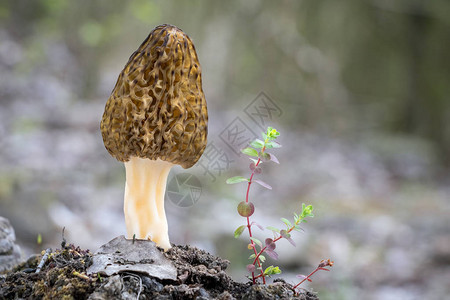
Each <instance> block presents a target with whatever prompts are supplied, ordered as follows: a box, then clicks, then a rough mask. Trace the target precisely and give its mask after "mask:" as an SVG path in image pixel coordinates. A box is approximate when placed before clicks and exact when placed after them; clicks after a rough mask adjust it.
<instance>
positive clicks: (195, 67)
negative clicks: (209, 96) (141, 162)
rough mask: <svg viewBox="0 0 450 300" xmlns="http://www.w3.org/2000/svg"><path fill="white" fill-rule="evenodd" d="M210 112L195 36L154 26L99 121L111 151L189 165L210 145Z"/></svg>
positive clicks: (121, 158)
mask: <svg viewBox="0 0 450 300" xmlns="http://www.w3.org/2000/svg"><path fill="white" fill-rule="evenodd" d="M207 123H208V112H207V107H206V100H205V95H204V94H203V90H202V77H201V67H200V63H199V61H198V57H197V53H196V51H195V47H194V44H193V43H192V41H191V39H190V38H189V37H188V36H187V35H186V34H185V33H184V32H183V31H182V30H180V29H179V28H177V27H175V26H173V25H166V24H165V25H160V26H158V27H156V28H155V29H153V31H152V32H151V33H150V34H149V36H148V37H147V38H146V39H145V41H144V42H143V43H142V45H141V46H140V47H139V48H138V49H137V50H136V51H135V52H134V53H133V54H132V55H131V57H130V59H129V60H128V63H127V64H126V65H125V67H124V69H123V70H122V72H121V73H120V75H119V78H118V79H117V83H116V85H115V87H114V89H113V91H112V93H111V96H110V97H109V99H108V101H107V103H106V106H105V112H104V113H103V118H102V121H101V124H100V128H101V132H102V137H103V142H104V144H105V147H106V149H107V150H108V152H109V153H110V154H111V155H112V156H113V157H115V158H116V159H117V160H119V161H123V162H126V161H128V160H129V159H130V157H133V156H135V157H140V158H148V159H151V160H156V159H158V158H159V159H161V160H164V161H167V162H171V163H174V164H178V165H181V166H182V167H183V168H189V167H191V166H192V165H194V164H195V163H196V162H197V161H198V159H199V158H200V156H201V155H202V153H203V151H204V149H205V147H206V139H207V131H208V127H207Z"/></svg>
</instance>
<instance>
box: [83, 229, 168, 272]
mask: <svg viewBox="0 0 450 300" xmlns="http://www.w3.org/2000/svg"><path fill="white" fill-rule="evenodd" d="M121 272H139V273H142V274H146V275H148V276H150V277H154V278H158V279H160V280H176V279H177V269H176V268H175V266H174V265H173V263H172V262H171V261H170V260H169V259H167V258H166V257H165V256H164V254H163V253H162V252H161V251H160V250H159V249H158V248H157V247H156V244H155V243H154V242H152V241H146V240H135V241H134V242H133V241H132V240H127V239H125V237H124V236H123V235H122V236H119V237H117V238H115V239H113V240H112V241H110V242H109V243H107V244H105V245H103V246H102V247H100V249H99V250H97V252H96V253H95V254H94V255H93V264H92V265H91V266H90V267H89V268H88V269H87V274H88V275H91V274H93V273H100V274H103V275H107V276H111V275H114V274H119V273H121Z"/></svg>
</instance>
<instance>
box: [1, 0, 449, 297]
mask: <svg viewBox="0 0 450 300" xmlns="http://www.w3.org/2000/svg"><path fill="white" fill-rule="evenodd" d="M449 16H450V3H449V2H448V1H446V0H433V1H427V2H424V1H419V0H417V1H412V0H408V1H407V0H365V1H357V0H345V1H332V0H328V1H326V0H323V1H319V0H304V1H276V2H275V1H259V0H251V1H245V2H244V1H214V2H213V1H189V2H187V1H147V0H135V1H121V0H108V1H106V0H98V1H68V0H35V1H23V0H3V1H2V2H1V3H0V215H1V216H4V217H7V218H9V219H10V221H11V223H12V225H13V226H14V228H15V230H16V235H17V239H18V243H19V245H20V246H21V247H22V250H23V252H24V257H27V255H30V254H31V253H36V252H40V251H41V250H42V249H44V248H46V247H53V248H57V247H60V242H61V239H62V237H61V232H62V228H63V227H65V238H66V239H67V240H68V242H71V243H74V244H77V245H80V246H82V247H86V248H89V249H91V250H93V251H94V250H96V249H97V248H98V247H99V246H100V245H102V244H104V243H106V242H108V241H109V240H110V239H112V238H114V237H115V236H118V235H120V234H125V224H124V218H123V212H122V205H123V189H124V182H125V176H124V175H125V174H124V167H123V164H122V163H120V162H118V161H116V160H115V159H114V158H112V157H111V156H110V155H109V154H108V153H107V151H106V150H105V149H104V146H103V142H102V138H101V134H100V130H99V123H100V119H101V116H102V114H103V109H104V105H105V103H106V100H107V99H108V97H109V94H110V92H111V90H112V88H113V87H114V84H115V82H116V80H117V76H118V75H119V73H120V71H121V70H122V68H123V66H124V65H125V63H126V62H127V60H128V57H129V56H130V55H131V54H132V53H133V51H135V50H136V49H137V48H138V46H139V45H140V44H141V42H142V41H143V40H144V39H145V38H146V36H147V35H148V34H149V32H150V31H151V30H152V29H153V28H154V27H155V26H157V25H159V24H163V23H169V24H173V25H176V26H178V27H180V28H181V29H182V30H184V31H185V32H186V33H187V34H188V35H189V36H190V37H191V38H192V40H193V41H194V44H195V46H196V49H197V53H198V56H199V59H200V63H201V65H202V74H203V89H204V92H205V95H206V99H207V101H208V110H209V119H210V122H209V141H208V142H209V145H208V148H207V151H205V155H204V156H203V158H202V160H201V161H199V163H198V164H197V165H196V166H195V167H193V168H191V169H189V170H183V169H181V168H174V169H173V170H172V172H171V175H170V178H169V179H170V180H172V179H173V178H174V176H176V175H177V174H183V173H184V174H188V175H192V176H194V177H195V178H197V179H198V181H199V182H200V183H201V187H200V186H197V188H199V189H197V190H196V194H195V195H196V196H195V197H193V199H192V203H191V204H189V205H179V203H178V204H176V203H175V202H172V201H169V200H168V199H166V210H167V214H168V219H169V228H170V236H171V241H172V242H174V243H176V244H187V243H188V244H192V245H196V246H198V247H200V248H202V249H206V250H208V251H210V252H212V253H214V254H217V255H220V256H221V257H224V258H227V259H229V260H230V261H231V266H230V268H229V273H230V274H231V275H233V277H234V279H235V280H239V281H245V280H246V279H245V276H246V272H245V265H246V264H247V263H248V260H247V256H248V255H249V254H250V253H248V255H247V252H248V250H247V249H246V245H247V244H246V239H245V238H243V237H244V236H245V235H244V236H243V237H242V238H241V239H239V240H236V239H234V238H233V231H234V230H235V229H236V227H238V226H239V225H241V224H244V221H245V219H243V218H242V217H240V216H239V215H238V214H237V213H236V205H237V204H238V203H239V202H240V201H242V200H243V199H244V195H245V194H244V193H245V186H244V185H243V184H242V185H233V186H230V185H226V184H225V180H226V178H228V177H231V176H234V175H244V176H246V175H247V174H249V169H248V167H247V163H248V162H249V161H248V159H247V158H245V157H243V156H239V155H238V153H239V152H237V151H236V150H238V149H239V147H243V146H245V145H242V143H244V144H245V142H246V141H247V140H248V139H250V138H253V137H254V136H256V135H258V136H259V135H260V132H262V131H263V129H264V128H265V127H267V126H268V125H271V126H273V127H275V128H277V129H278V131H280V132H281V136H280V138H279V142H280V143H281V144H282V145H283V147H282V148H280V149H276V150H274V151H273V153H274V154H276V156H277V157H278V159H279V161H280V165H276V164H266V165H263V174H261V175H260V178H261V179H262V180H264V181H265V182H267V183H269V184H270V185H272V187H273V190H266V189H264V188H262V187H260V186H254V187H252V190H251V192H250V198H251V200H252V201H253V202H254V203H255V206H256V212H255V214H254V218H253V219H254V220H255V221H257V222H258V223H260V224H262V225H264V226H269V225H272V226H278V227H282V222H281V221H280V218H281V217H286V218H289V219H291V220H292V216H293V213H294V212H297V213H298V212H299V211H300V209H301V203H307V204H312V205H313V206H314V207H315V218H314V219H311V220H310V221H309V222H308V223H307V224H305V225H304V226H303V228H304V230H305V231H304V232H302V233H298V234H296V235H294V240H295V242H296V243H297V247H293V246H291V245H290V244H289V243H288V242H287V241H281V242H280V243H279V245H278V248H277V250H278V252H279V254H280V259H279V260H278V261H272V260H270V259H268V262H267V263H266V266H268V265H270V264H275V265H279V266H280V267H281V268H282V270H283V274H282V277H283V278H285V279H286V280H287V281H288V282H291V283H294V282H295V281H296V278H295V275H296V274H299V273H301V274H307V273H309V272H310V271H311V270H312V269H314V268H315V266H316V265H317V264H318V263H319V261H320V260H321V259H324V258H331V259H332V260H334V261H335V266H334V267H333V268H332V271H331V272H329V273H328V272H322V273H320V272H319V273H318V274H316V275H315V277H314V278H313V279H314V280H313V282H312V283H310V284H306V285H305V286H304V287H305V288H313V289H314V290H315V291H318V292H319V296H320V299H423V298H426V299H444V298H447V297H448V295H449V292H450V287H449V285H448V283H449V282H450V222H449V217H450V202H449V201H450V172H449V171H450V168H449V167H450V157H449V155H448V154H449V151H450V126H449V124H448V120H449V119H450V101H449V96H448V95H449V94H450V84H449V80H450V60H449V59H448V55H449V53H450V18H449ZM194 185H195V184H194ZM171 186H172V185H171ZM199 190H200V191H201V194H200V195H199V193H198V192H199ZM38 235H41V236H42V244H38V242H37V237H38ZM256 235H257V237H259V238H261V239H263V238H264V237H267V236H270V232H269V231H268V230H265V231H264V232H258V231H256Z"/></svg>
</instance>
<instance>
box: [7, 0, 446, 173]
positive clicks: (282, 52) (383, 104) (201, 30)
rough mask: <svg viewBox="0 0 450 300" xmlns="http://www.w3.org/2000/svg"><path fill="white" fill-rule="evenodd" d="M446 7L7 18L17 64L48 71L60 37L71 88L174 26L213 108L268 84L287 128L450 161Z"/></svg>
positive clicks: (212, 4) (118, 5)
mask: <svg viewBox="0 0 450 300" xmlns="http://www.w3.org/2000/svg"><path fill="white" fill-rule="evenodd" d="M449 11H450V2H449V1H447V0H432V1H427V2H424V1H419V0H414V1H412V0H411V1H409V0H374V1H360V0H345V1H334V0H304V1H257V0H252V1H245V2H241V1H237V0H234V1H200V0H196V1H189V2H188V1H147V0H136V1H120V0H97V1H88V0H83V1H68V0H35V1H25V0H4V1H2V2H1V4H0V25H1V26H2V28H3V29H4V30H6V31H7V32H8V33H9V35H10V36H11V37H12V38H13V39H14V40H15V41H16V42H17V43H19V44H21V45H23V47H24V49H25V52H26V55H25V56H24V61H22V62H21V63H20V64H18V66H16V71H18V72H30V71H31V70H34V69H35V67H36V66H41V67H42V66H44V67H45V61H44V62H43V57H44V54H45V51H46V50H45V49H46V45H48V44H52V43H62V44H63V45H66V46H67V47H68V49H69V50H70V52H71V53H72V54H73V55H74V56H75V57H76V62H74V63H75V64H76V65H77V66H78V67H79V68H80V70H81V74H80V75H79V76H80V80H81V84H80V86H79V87H77V89H76V93H77V95H76V96H77V97H80V98H83V99H92V97H93V96H98V94H99V90H98V89H97V87H98V85H99V82H100V74H101V72H103V70H105V69H107V66H108V65H114V67H116V64H119V65H122V66H123V65H124V64H125V62H126V58H127V57H128V55H129V54H131V53H132V51H134V50H135V49H136V48H137V46H138V45H139V44H140V42H141V41H142V40H143V39H144V38H145V36H146V35H147V34H148V32H149V31H150V30H151V29H152V28H153V27H154V26H156V25H158V24H160V23H172V24H175V25H177V26H179V27H180V28H182V29H183V30H184V31H186V32H187V33H188V34H189V35H190V36H191V37H192V38H193V39H194V42H195V44H196V46H197V50H198V52H199V56H200V60H201V61H202V63H203V69H204V77H205V83H206V85H205V86H206V88H205V89H207V88H209V89H210V90H214V92H211V93H209V95H210V97H212V98H211V99H209V100H210V101H211V103H214V105H213V106H214V107H215V108H217V109H219V110H222V109H228V108H229V105H235V107H237V108H240V106H238V105H239V101H240V100H241V99H243V98H245V97H247V98H250V97H252V96H253V95H256V94H257V93H258V92H259V91H261V90H264V91H266V92H267V93H268V94H269V95H270V96H271V97H273V98H274V99H275V100H276V101H277V102H279V103H280V104H282V106H283V107H284V108H285V109H284V115H283V122H285V124H284V125H286V126H287V127H291V128H298V127H302V128H307V129H313V130H316V131H321V132H322V133H325V134H329V135H332V136H335V135H339V136H342V137H346V136H350V137H352V138H364V137H366V136H367V135H368V134H371V133H373V132H383V133H385V132H386V133H393V134H398V135H401V136H410V137H414V138H419V139H424V140H427V141H431V142H432V144H433V145H434V146H436V149H437V150H438V152H439V153H440V158H441V159H442V161H444V162H446V163H447V164H450V160H449V159H448V156H446V155H445V153H448V152H449V151H450V127H449V126H448V124H447V123H448V120H449V119H450V101H449V100H448V97H449V96H448V95H449V93H450V84H448V82H449V79H450V60H449V59H448V53H450V43H449V42H448V41H449V38H450V18H448V12H449ZM211 40H213V41H214V42H211ZM116 61H120V63H119V62H117V63H116ZM206 94H207V95H208V90H206ZM101 96H102V97H103V96H104V95H101Z"/></svg>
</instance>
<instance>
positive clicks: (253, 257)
mask: <svg viewBox="0 0 450 300" xmlns="http://www.w3.org/2000/svg"><path fill="white" fill-rule="evenodd" d="M255 257H256V254H255V253H253V254H252V255H250V256H249V257H248V259H255Z"/></svg>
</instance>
